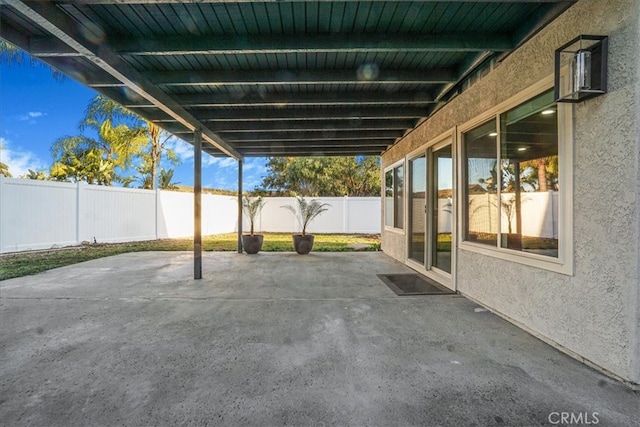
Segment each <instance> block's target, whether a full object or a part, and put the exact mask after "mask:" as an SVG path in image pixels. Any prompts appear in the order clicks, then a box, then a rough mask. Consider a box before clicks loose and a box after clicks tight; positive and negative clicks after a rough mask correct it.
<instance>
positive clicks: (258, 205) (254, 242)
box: [242, 196, 267, 254]
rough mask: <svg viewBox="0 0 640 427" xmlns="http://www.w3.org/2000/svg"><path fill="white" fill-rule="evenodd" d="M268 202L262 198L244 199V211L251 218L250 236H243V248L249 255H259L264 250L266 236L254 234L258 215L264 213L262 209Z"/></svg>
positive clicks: (245, 197)
mask: <svg viewBox="0 0 640 427" xmlns="http://www.w3.org/2000/svg"><path fill="white" fill-rule="evenodd" d="M266 203H267V202H266V201H265V200H263V199H262V196H257V197H249V196H243V197H242V210H243V211H244V213H245V215H246V216H247V217H248V218H249V224H250V231H249V234H245V235H243V236H242V248H243V249H244V251H245V252H246V253H248V254H257V253H258V252H260V249H262V242H263V240H264V236H263V235H262V234H254V233H253V231H254V228H255V223H256V219H257V218H258V214H259V213H260V211H262V208H263V207H264V205H265V204H266Z"/></svg>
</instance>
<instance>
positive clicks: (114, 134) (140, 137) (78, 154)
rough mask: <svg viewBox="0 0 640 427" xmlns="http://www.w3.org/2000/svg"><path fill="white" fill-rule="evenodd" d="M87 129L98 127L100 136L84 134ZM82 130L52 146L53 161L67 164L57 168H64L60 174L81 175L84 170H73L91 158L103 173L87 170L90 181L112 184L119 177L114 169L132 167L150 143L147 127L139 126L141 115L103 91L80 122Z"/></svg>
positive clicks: (60, 169)
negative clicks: (121, 104)
mask: <svg viewBox="0 0 640 427" xmlns="http://www.w3.org/2000/svg"><path fill="white" fill-rule="evenodd" d="M130 124H132V126H130ZM86 129H91V130H93V131H95V134H96V135H97V138H95V137H92V136H87V135H85V134H84V131H85V130H86ZM80 131H81V132H82V135H79V136H66V137H63V138H60V139H58V140H57V141H56V142H55V143H54V145H53V147H52V151H53V157H54V159H55V160H54V164H55V163H62V164H63V165H64V166H65V168H56V171H57V172H62V171H63V170H64V172H65V173H58V177H61V176H64V175H65V174H66V175H68V176H74V177H75V179H78V177H80V176H83V173H82V171H74V170H73V168H74V167H76V166H81V165H83V164H86V161H89V164H91V165H92V167H94V168H95V167H96V166H97V167H98V175H100V176H98V175H95V174H93V173H89V174H88V175H86V174H85V175H86V176H90V175H91V176H94V179H90V180H89V181H94V182H99V183H102V184H104V185H110V183H111V181H112V180H118V176H117V175H115V170H116V169H117V168H119V169H121V170H125V169H127V168H128V167H130V166H131V164H132V160H133V158H134V157H135V156H138V155H140V153H141V152H142V149H143V147H144V145H145V144H146V143H147V136H146V130H145V129H144V127H142V126H140V123H139V118H138V117H137V116H136V115H134V114H133V113H131V112H130V111H128V110H127V109H125V108H124V107H122V106H120V105H118V104H117V103H115V102H113V101H111V100H110V99H108V98H105V97H103V96H101V95H98V96H97V97H95V98H94V99H93V100H92V101H91V103H90V104H89V107H88V108H87V111H86V113H85V117H84V119H83V120H82V122H81V123H80ZM96 155H99V156H100V158H101V162H99V163H104V164H96V159H95V157H96ZM85 169H86V168H85ZM100 171H101V172H100ZM85 172H86V171H85ZM105 174H106V175H105ZM89 181H87V182H89Z"/></svg>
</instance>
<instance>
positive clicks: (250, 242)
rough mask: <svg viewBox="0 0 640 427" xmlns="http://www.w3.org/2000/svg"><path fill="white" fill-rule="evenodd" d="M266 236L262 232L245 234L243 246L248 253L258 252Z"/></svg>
mask: <svg viewBox="0 0 640 427" xmlns="http://www.w3.org/2000/svg"><path fill="white" fill-rule="evenodd" d="M263 240H264V236H263V235H262V234H254V235H253V236H251V235H243V236H242V248H243V249H244V251H245V252H246V253H248V254H257V253H258V252H260V249H262V241H263Z"/></svg>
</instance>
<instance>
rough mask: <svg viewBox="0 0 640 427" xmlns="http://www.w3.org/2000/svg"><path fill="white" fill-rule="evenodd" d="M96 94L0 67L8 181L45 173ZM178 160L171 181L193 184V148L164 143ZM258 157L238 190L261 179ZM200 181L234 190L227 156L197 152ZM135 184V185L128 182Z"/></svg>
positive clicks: (0, 141)
mask: <svg viewBox="0 0 640 427" xmlns="http://www.w3.org/2000/svg"><path fill="white" fill-rule="evenodd" d="M96 95H97V92H95V91H93V90H92V89H90V88H87V87H85V86H83V85H81V84H80V83H77V82H75V81H74V80H72V79H70V78H64V79H62V80H56V79H55V78H54V77H53V76H52V73H51V70H50V69H48V68H46V67H44V66H42V65H37V64H36V65H33V66H32V65H31V64H29V63H27V64H24V65H13V64H12V65H11V66H8V65H6V64H4V63H2V64H0V146H2V147H3V149H2V150H0V160H1V161H2V162H3V163H6V164H7V165H9V172H11V174H12V175H13V176H14V178H17V177H19V176H20V175H23V174H25V173H26V172H27V170H28V169H32V170H47V171H48V170H49V167H50V166H51V163H52V156H51V151H50V147H51V145H52V144H53V143H54V142H55V141H56V140H57V139H58V138H60V137H63V136H72V135H78V134H79V133H80V131H79V130H78V123H79V122H80V120H81V119H82V117H83V116H84V111H85V109H86V107H87V105H88V104H89V102H90V101H91V99H92V98H93V97H95V96H96ZM170 145H171V147H172V148H173V149H174V150H175V151H176V153H177V154H178V156H179V157H180V159H181V164H180V165H179V166H171V165H163V166H164V167H167V168H173V169H175V174H174V182H178V183H180V184H182V185H189V186H190V185H193V147H192V146H191V145H190V144H187V143H185V142H183V141H181V140H179V139H172V140H171V141H170ZM265 162H266V160H265V159H264V158H247V159H245V164H244V168H243V175H244V179H243V186H244V190H252V189H253V188H254V187H255V186H256V185H258V184H259V183H260V182H261V181H262V177H263V176H264V175H266V170H265V168H264V165H265ZM202 166H203V175H202V183H203V185H204V186H205V187H208V188H221V189H227V190H235V189H237V176H238V167H237V162H236V161H235V160H234V159H231V158H225V157H217V158H214V157H211V156H209V155H206V154H203V159H202ZM134 185H135V184H134Z"/></svg>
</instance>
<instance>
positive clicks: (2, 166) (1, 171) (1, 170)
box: [0, 162, 13, 178]
mask: <svg viewBox="0 0 640 427" xmlns="http://www.w3.org/2000/svg"><path fill="white" fill-rule="evenodd" d="M0 175H4V176H6V177H7V178H11V177H12V176H13V175H11V173H10V172H9V166H7V164H6V163H2V162H0Z"/></svg>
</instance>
